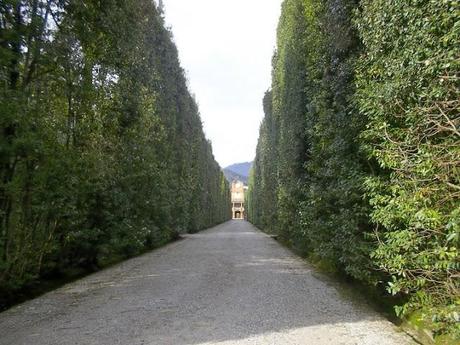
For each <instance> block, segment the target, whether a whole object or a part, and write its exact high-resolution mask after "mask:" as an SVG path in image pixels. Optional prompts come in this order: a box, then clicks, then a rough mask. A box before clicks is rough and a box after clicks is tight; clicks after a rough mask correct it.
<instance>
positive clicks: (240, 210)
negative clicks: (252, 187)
mask: <svg viewBox="0 0 460 345" xmlns="http://www.w3.org/2000/svg"><path fill="white" fill-rule="evenodd" d="M247 189H248V187H247V186H245V185H244V183H243V182H241V181H238V180H234V181H233V182H232V188H231V193H232V218H233V219H246V212H245V209H244V197H245V193H246V191H247Z"/></svg>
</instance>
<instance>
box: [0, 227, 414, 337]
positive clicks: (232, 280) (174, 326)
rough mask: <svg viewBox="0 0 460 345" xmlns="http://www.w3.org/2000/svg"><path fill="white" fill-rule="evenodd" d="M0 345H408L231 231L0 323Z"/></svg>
mask: <svg viewBox="0 0 460 345" xmlns="http://www.w3.org/2000/svg"><path fill="white" fill-rule="evenodd" d="M0 344H1V345H10V344H11V345H12V344H15V345H16V344H17V345H29V344H34V345H45V344H46V345H67V344H69V345H70V344H73V345H77V344H82V345H90V344H94V345H95V344H101V345H102V344H103V345H115V344H121V345H141V344H145V345H152V344H168V345H186V344H190V345H191V344H279V345H285V344H286V345H287V344H293V345H302V344H310V345H323V344H327V345H346V344H347V345H348V344H350V345H351V344H356V345H367V344H368V345H384V344H388V345H390V344H391V345H392V344H398V345H399V344H412V341H411V339H410V338H409V337H407V336H406V335H405V334H403V333H401V332H398V330H397V329H396V327H395V326H393V325H392V324H391V323H390V322H388V321H387V320H385V319H384V318H382V317H381V316H379V315H378V314H376V313H375V312H373V311H372V310H370V309H369V308H367V307H365V306H363V305H356V303H354V302H352V301H350V300H348V298H347V297H344V296H343V295H341V294H340V293H339V292H338V291H337V290H336V289H335V288H334V287H333V286H332V285H331V284H329V283H327V282H325V280H323V279H318V278H316V277H315V276H314V275H313V271H312V270H311V268H310V267H309V266H308V265H306V264H305V263H304V262H303V261H302V260H301V259H299V258H297V257H296V256H295V255H294V254H292V253H291V252H289V251H288V250H287V249H285V248H283V247H282V246H280V245H279V244H278V243H277V242H276V241H274V240H273V239H271V238H270V237H268V236H266V235H265V234H263V233H261V232H259V231H258V230H256V229H255V228H254V227H253V226H252V225H250V224H249V223H246V222H244V221H231V222H228V223H225V224H223V225H220V226H217V227H215V228H212V229H209V230H207V231H204V232H201V233H199V234H196V235H187V236H186V238H185V239H183V240H181V241H178V242H175V243H172V244H170V245H168V246H166V247H163V248H161V249H159V250H155V251H153V252H150V253H148V254H145V255H143V256H140V257H137V258H134V259H131V260H128V261H126V262H124V263H121V264H119V265H117V266H115V267H112V268H109V269H106V270H104V271H101V272H98V273H95V274H92V275H91V276H89V277H87V278H84V279H81V280H79V281H77V282H74V283H71V284H68V285H66V286H64V287H62V288H60V289H58V290H55V291H53V292H50V293H48V294H46V295H44V296H42V297H40V298H37V299H35V300H32V301H29V302H26V303H24V304H22V305H19V306H17V307H14V308H12V309H10V310H8V311H6V312H4V313H1V314H0Z"/></svg>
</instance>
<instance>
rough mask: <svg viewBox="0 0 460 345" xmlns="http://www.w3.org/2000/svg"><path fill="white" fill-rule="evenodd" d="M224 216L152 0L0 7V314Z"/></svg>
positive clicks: (219, 182)
mask: <svg viewBox="0 0 460 345" xmlns="http://www.w3.org/2000/svg"><path fill="white" fill-rule="evenodd" d="M229 217H230V191H229V186H228V183H227V182H226V180H225V177H224V175H223V174H222V172H221V170H220V167H219V165H218V164H217V162H216V161H215V159H214V157H213V154H212V148H211V144H210V143H209V142H208V140H206V138H205V135H204V133H203V128H202V124H201V120H200V116H199V112H198V107H197V104H196V102H195V100H194V98H193V97H192V96H191V94H190V92H189V90H188V89H187V83H186V78H185V75H184V72H183V70H182V68H181V67H180V64H179V59H178V54H177V49H176V47H175V45H174V43H173V41H172V38H171V32H169V31H168V30H167V29H166V28H165V25H164V20H163V17H162V13H161V8H157V7H156V6H155V4H154V2H153V1H151V0H126V1H114V0H98V1H96V0H94V1H93V0H85V1H60V0H5V1H1V4H0V308H1V307H2V302H3V301H4V297H8V296H9V295H11V294H13V295H14V293H15V291H17V290H18V289H20V288H21V287H23V286H25V285H30V284H31V283H34V282H36V281H37V280H40V279H41V278H42V277H50V276H55V275H60V274H62V273H63V272H64V273H67V272H68V271H73V270H76V269H77V270H80V269H84V270H88V269H90V270H92V269H95V268H97V267H100V266H101V265H105V264H107V263H110V262H113V261H116V260H120V259H123V258H126V257H129V256H132V255H135V254H138V253H140V252H142V251H144V250H146V249H149V248H153V247H156V246H159V245H161V244H163V243H165V242H167V241H170V240H171V239H173V238H174V237H176V236H177V235H178V234H179V233H182V232H187V231H190V232H194V231H198V230H200V229H203V228H206V227H209V226H212V225H215V224H217V223H219V222H223V221H225V220H227V219H229Z"/></svg>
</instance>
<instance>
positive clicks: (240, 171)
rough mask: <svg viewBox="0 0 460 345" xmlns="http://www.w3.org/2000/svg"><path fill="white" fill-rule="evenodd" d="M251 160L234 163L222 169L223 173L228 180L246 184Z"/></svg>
mask: <svg viewBox="0 0 460 345" xmlns="http://www.w3.org/2000/svg"><path fill="white" fill-rule="evenodd" d="M251 167H252V162H244V163H236V164H232V165H230V166H228V167H226V168H225V169H223V172H224V175H225V177H226V178H227V181H228V182H230V183H231V182H232V181H234V180H239V181H241V182H244V183H245V184H248V178H249V171H250V170H251Z"/></svg>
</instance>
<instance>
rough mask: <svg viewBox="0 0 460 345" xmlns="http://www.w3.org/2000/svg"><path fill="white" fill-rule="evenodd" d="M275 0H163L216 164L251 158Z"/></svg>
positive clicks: (277, 7)
mask: <svg viewBox="0 0 460 345" xmlns="http://www.w3.org/2000/svg"><path fill="white" fill-rule="evenodd" d="M281 1H282V0H232V1H226V0H225V1H224V0H194V1H190V0H188V1H187V0H164V6H165V17H166V23H167V25H170V26H171V28H172V32H173V34H174V40H175V42H176V45H177V47H178V50H179V56H180V60H181V65H182V67H183V68H184V69H185V70H186V71H187V77H188V79H189V82H190V89H191V90H190V91H191V92H192V93H194V94H195V95H196V99H197V101H198V103H199V105H200V112H201V118H202V120H203V124H204V129H205V132H206V136H207V137H208V138H209V139H210V140H211V142H212V144H213V151H214V155H215V157H216V159H217V161H218V162H219V163H220V164H221V166H222V167H225V166H227V165H230V164H232V163H236V162H244V161H250V160H252V159H253V158H254V155H255V147H256V144H257V137H258V133H259V124H260V121H261V120H262V117H263V109H262V97H263V95H264V92H265V90H267V89H268V88H269V86H270V77H271V57H272V55H273V50H274V47H275V37H276V25H277V22H278V17H279V14H280V7H281ZM235 133H237V135H235Z"/></svg>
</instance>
